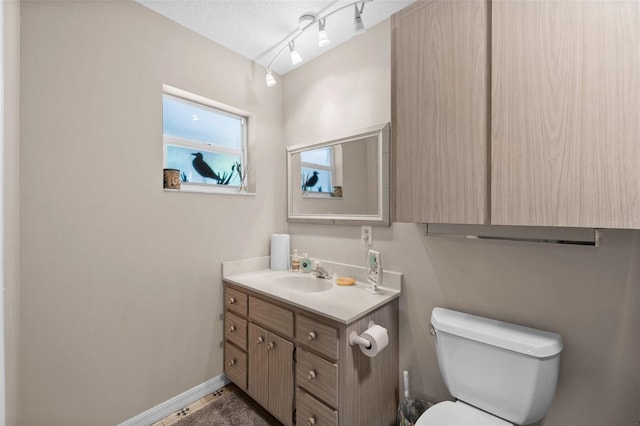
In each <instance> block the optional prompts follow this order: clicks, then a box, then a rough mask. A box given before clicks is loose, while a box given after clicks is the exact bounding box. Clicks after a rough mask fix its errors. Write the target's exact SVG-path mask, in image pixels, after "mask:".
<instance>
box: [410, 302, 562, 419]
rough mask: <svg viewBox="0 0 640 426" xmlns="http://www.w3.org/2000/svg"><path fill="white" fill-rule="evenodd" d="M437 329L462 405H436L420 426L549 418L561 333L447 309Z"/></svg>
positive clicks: (437, 314) (435, 320)
mask: <svg viewBox="0 0 640 426" xmlns="http://www.w3.org/2000/svg"><path fill="white" fill-rule="evenodd" d="M431 325H432V327H433V334H434V335H435V342H436V352H437V357H438V365H439V366H440V373H441V375H442V378H443V380H444V383H445V385H446V386H447V389H448V390H449V392H450V393H451V395H453V396H454V397H455V398H456V401H455V402H452V401H445V402H441V403H438V404H436V405H434V406H433V407H431V408H430V409H428V410H427V411H426V412H425V413H424V414H423V415H422V416H420V418H419V419H418V421H417V422H416V423H415V426H445V425H450V426H481V425H487V426H489V425H491V426H513V425H526V424H529V423H534V422H537V421H538V420H540V419H542V418H543V417H544V416H545V414H546V413H547V411H548V410H549V407H550V406H551V402H552V401H553V397H554V395H555V391H556V384H557V382H558V370H559V365H560V352H561V351H562V346H563V345H562V338H561V337H560V336H559V335H558V334H555V333H551V332H548V331H542V330H537V329H533V328H528V327H523V326H519V325H515V324H510V323H506V322H502V321H496V320H492V319H488V318H483V317H479V316H475V315H470V314H465V313H462V312H457V311H452V310H449V309H443V308H434V310H433V312H432V313H431Z"/></svg>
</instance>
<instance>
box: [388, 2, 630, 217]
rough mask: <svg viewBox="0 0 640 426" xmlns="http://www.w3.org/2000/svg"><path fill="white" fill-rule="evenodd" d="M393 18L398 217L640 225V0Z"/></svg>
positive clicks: (430, 8) (453, 5)
mask: <svg viewBox="0 0 640 426" xmlns="http://www.w3.org/2000/svg"><path fill="white" fill-rule="evenodd" d="M392 28H393V29H392V31H393V36H392V38H393V40H392V50H393V53H392V57H393V65H392V74H393V78H392V82H393V83H392V84H393V90H392V99H393V105H392V107H393V113H392V114H393V120H394V123H393V127H394V147H395V148H394V149H395V151H394V157H395V163H394V167H395V178H396V180H395V182H396V188H395V189H396V191H395V192H396V199H395V201H396V206H395V213H396V220H397V221H404V222H431V223H465V224H475V223H485V224H495V225H526V226H568V227H602V228H636V229H638V228H640V0H626V1H616V2H611V1H577V2H573V1H557V2H556V1H510V0H497V1H492V2H478V1H455V2H451V1H446V0H440V1H425V2H419V3H418V4H416V5H415V6H413V7H410V8H408V9H406V10H404V11H402V12H400V13H398V14H396V15H394V17H393V19H392ZM474 43H475V44H474ZM483 46H484V48H483ZM483 82H484V85H483V84H482V83H483Z"/></svg>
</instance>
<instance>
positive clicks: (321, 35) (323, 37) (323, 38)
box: [318, 18, 331, 47]
mask: <svg viewBox="0 0 640 426" xmlns="http://www.w3.org/2000/svg"><path fill="white" fill-rule="evenodd" d="M325 19H326V18H325ZM324 23H325V20H324V19H321V20H320V21H318V47H323V46H326V45H327V44H329V43H331V40H329V36H328V35H327V32H326V31H325V29H324Z"/></svg>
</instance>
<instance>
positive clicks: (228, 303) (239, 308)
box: [224, 286, 247, 317]
mask: <svg viewBox="0 0 640 426" xmlns="http://www.w3.org/2000/svg"><path fill="white" fill-rule="evenodd" d="M224 306H225V308H226V309H227V310H229V311H233V312H235V313H236V314H239V315H242V316H243V317H246V316H247V295H246V294H244V293H243V292H241V291H239V290H236V289H235V288H230V287H228V286H225V296H224Z"/></svg>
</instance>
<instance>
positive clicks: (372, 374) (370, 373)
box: [224, 283, 399, 426]
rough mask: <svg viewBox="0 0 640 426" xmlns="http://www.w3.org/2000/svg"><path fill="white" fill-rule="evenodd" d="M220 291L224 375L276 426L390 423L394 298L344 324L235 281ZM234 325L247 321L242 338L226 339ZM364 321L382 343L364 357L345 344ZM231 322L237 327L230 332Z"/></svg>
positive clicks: (394, 379)
mask: <svg viewBox="0 0 640 426" xmlns="http://www.w3.org/2000/svg"><path fill="white" fill-rule="evenodd" d="M224 287H225V300H226V301H225V306H226V309H225V327H227V328H226V329H225V374H226V375H227V377H228V378H229V379H230V380H231V381H232V382H234V383H236V384H237V385H238V387H240V388H241V389H243V390H244V391H246V392H247V393H248V394H249V396H251V397H252V398H253V399H254V400H255V401H257V402H258V403H259V404H260V405H262V406H263V407H264V408H266V409H267V410H268V411H269V412H270V413H271V414H273V415H274V416H276V417H277V418H278V419H279V420H280V421H281V422H282V423H283V424H285V425H291V424H294V423H295V424H298V425H305V426H306V425H311V426H325V425H326V426H353V425H365V424H371V425H373V424H376V425H377V424H393V423H394V421H395V415H396V410H397V404H398V368H399V367H398V299H397V298H395V299H392V300H390V301H389V302H387V303H386V304H385V305H383V306H381V307H378V308H377V309H375V310H374V311H373V312H370V313H368V314H365V315H363V316H362V317H360V318H358V319H357V320H354V321H351V322H350V323H348V324H345V323H342V322H339V321H334V320H331V319H328V318H325V317H323V316H321V315H319V314H317V313H314V312H310V311H307V310H305V309H303V308H301V307H299V306H293V305H289V304H287V303H285V302H283V301H281V300H275V299H274V298H271V297H269V296H266V295H264V294H257V293H255V292H254V291H252V290H249V289H245V288H241V287H240V286H237V285H235V284H231V283H225V285H224ZM232 297H233V298H234V299H235V302H234V303H233V304H229V303H228V302H229V300H230V298H232ZM244 301H246V305H245V304H244ZM231 306H233V309H231ZM245 306H246V309H245ZM240 320H245V321H246V324H247V328H246V330H247V331H246V334H245V336H246V338H245V339H244V340H243V339H242V338H238V337H237V336H238V334H233V333H237V330H238V329H239V328H238V327H239V326H240V327H241V326H242V324H243V322H242V321H240ZM371 321H373V322H375V323H376V324H379V325H381V326H383V327H385V328H387V330H388V332H389V346H388V347H387V348H386V349H385V350H383V351H382V352H381V353H380V354H378V355H377V356H376V357H373V358H368V357H367V356H365V355H364V354H362V353H361V351H360V349H359V347H357V346H355V347H353V346H350V345H349V343H348V336H349V334H350V333H351V332H352V331H354V332H356V333H358V334H359V333H362V332H363V331H364V330H366V329H367V328H368V327H369V323H370V322H371ZM232 325H235V326H236V328H235V329H234V331H233V332H229V329H230V327H231V326H232ZM243 342H245V346H244V348H246V349H243V346H242V343H243ZM231 360H234V362H230V361H231ZM241 367H242V368H241Z"/></svg>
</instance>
